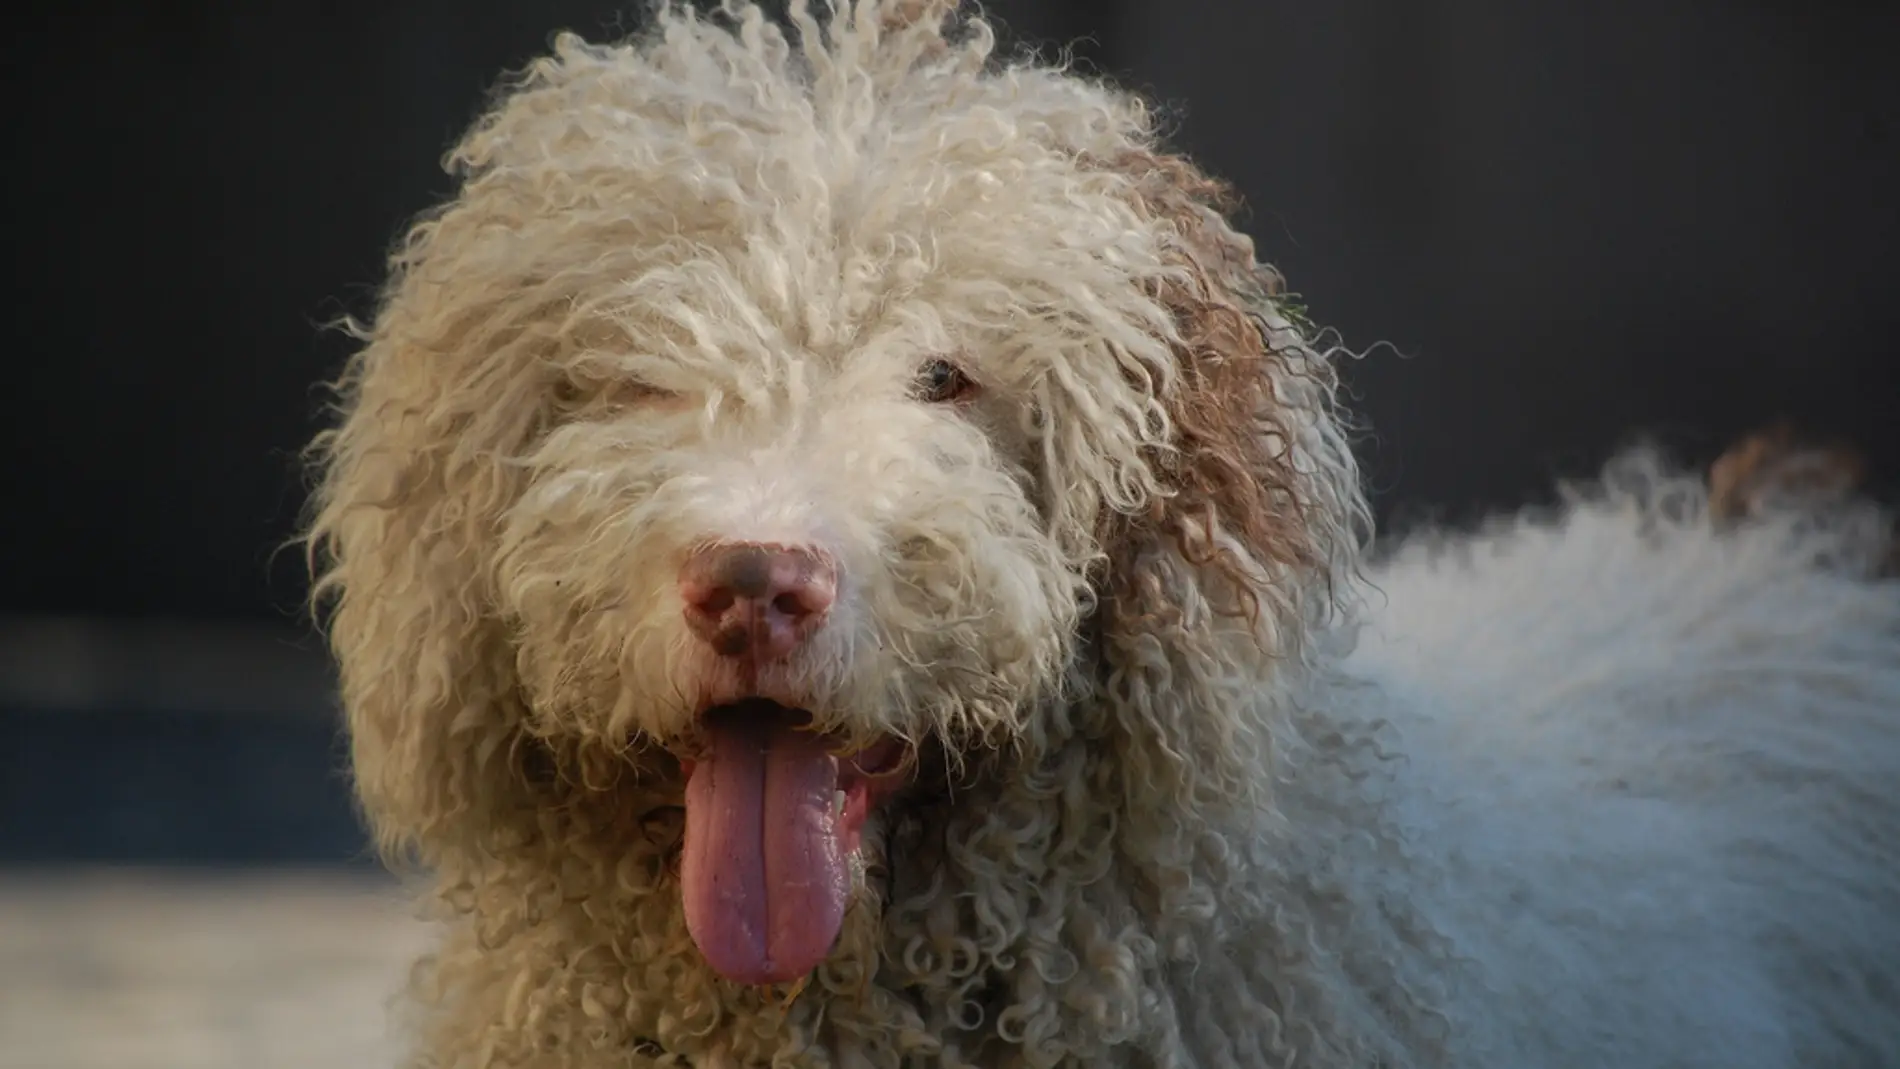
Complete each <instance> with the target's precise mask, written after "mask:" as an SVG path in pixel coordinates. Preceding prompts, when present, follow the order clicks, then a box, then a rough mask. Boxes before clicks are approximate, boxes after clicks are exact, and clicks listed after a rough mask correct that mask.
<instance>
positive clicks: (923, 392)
mask: <svg viewBox="0 0 1900 1069" xmlns="http://www.w3.org/2000/svg"><path fill="white" fill-rule="evenodd" d="M975 392H976V383H974V382H971V381H970V376H968V375H965V374H964V373H963V369H962V368H960V367H958V366H956V365H955V364H952V363H951V362H950V361H948V360H942V359H935V360H928V361H925V363H924V366H923V367H922V368H920V369H918V372H917V387H916V393H917V397H918V399H919V400H923V401H929V402H930V403H932V404H947V403H949V402H951V401H961V400H963V399H964V398H966V397H968V396H970V395H971V394H972V393H975Z"/></svg>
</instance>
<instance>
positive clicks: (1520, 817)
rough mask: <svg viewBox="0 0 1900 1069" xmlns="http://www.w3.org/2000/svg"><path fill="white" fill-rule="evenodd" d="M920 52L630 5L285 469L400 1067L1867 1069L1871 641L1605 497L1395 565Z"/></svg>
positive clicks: (1831, 576)
mask: <svg viewBox="0 0 1900 1069" xmlns="http://www.w3.org/2000/svg"><path fill="white" fill-rule="evenodd" d="M953 7H954V2H953V0H838V8H837V10H836V11H833V10H832V9H830V8H826V9H825V10H822V11H818V12H815V13H814V12H812V11H809V10H807V8H806V6H805V5H804V4H803V3H794V4H793V5H792V10H791V15H790V18H789V20H788V21H787V22H786V23H785V24H784V25H780V24H778V23H775V22H773V21H771V20H768V19H767V18H766V17H764V16H763V15H762V14H761V13H760V12H759V11H758V10H757V9H755V8H753V7H751V6H748V5H742V4H739V3H737V2H736V0H735V2H732V3H729V4H728V5H726V7H725V8H724V9H723V10H722V11H720V12H718V13H714V14H705V15H698V14H694V13H691V12H689V11H686V10H683V9H680V8H678V7H666V8H664V9H662V10H661V11H660V12H658V13H657V14H656V16H655V22H654V23H653V25H652V27H651V28H650V29H649V30H648V31H647V32H645V33H644V34H643V35H641V36H639V37H638V38H636V39H635V40H633V41H632V42H630V43H625V44H619V45H615V46H611V47H600V46H593V45H588V44H585V43H582V42H581V41H579V40H576V39H574V38H571V37H564V38H562V39H560V40H559V41H558V43H557V44H556V46H555V48H554V52H553V55H552V56H550V57H549V58H546V59H544V60H541V61H540V62H538V63H536V64H534V65H533V66H532V67H531V68H530V69H529V70H528V71H527V72H526V73H525V74H524V75H523V76H522V77H520V78H519V79H518V81H516V82H514V83H511V84H510V86H509V87H508V89H507V91H506V92H504V93H503V94H501V95H500V96H499V98H498V99H497V101H496V102H495V104H494V105H493V107H492V108H491V109H490V110H489V112H488V113H487V114H486V116H485V117H483V118H482V119H481V121H480V122H479V123H478V124H477V125H476V126H475V128H474V129H473V131H472V132H471V133H469V134H468V135H467V137H466V138H465V139H464V140H463V141H462V142H461V143H460V145H459V147H457V148H456V149H455V150H454V152H453V154H452V155H451V157H450V162H451V166H452V168H453V170H454V171H455V172H456V173H457V174H458V175H459V181H460V184H459V189H458V192H457V193H456V195H455V196H454V197H453V198H452V199H451V200H450V201H449V203H448V204H447V205H446V206H444V207H443V208H442V209H440V210H439V211H437V212H436V213H434V214H432V215H430V216H429V217H427V218H426V219H424V220H423V221H421V222H419V223H418V224H416V225H415V227H414V228H413V229H412V230H411V231H410V232H409V234H408V236H407V238H406V240H405V241H404V242H403V243H402V244H401V245H400V247H399V248H398V250H397V251H396V253H395V255H394V263H393V269H392V274H393V277H392V281H391V282H390V284H389V288H388V291H387V294H386V297H385V299H384V301H383V303H382V306H381V309H380V311H379V313H378V315H377V317H376V318H375V319H374V321H373V322H371V323H367V324H365V325H363V326H361V327H360V330H361V333H362V335H363V338H364V343H363V346H362V348H361V350H360V353H359V354H358V355H357V357H356V358H355V359H354V360H353V361H352V363H351V365H350V367H349V370H348V371H347V372H346V374H345V376H344V379H343V381H342V384H341V401H340V405H339V422H338V425H337V426H336V428H335V429H334V430H333V431H331V432H329V433H327V434H326V435H325V436H324V437H323V438H322V439H320V440H319V442H318V444H317V446H316V456H317V464H318V465H319V467H320V469H321V486H320V487H319V490H318V494H317V498H316V512H315V519H314V522H313V526H312V531H311V535H312V539H313V546H314V552H315V553H317V554H318V558H319V559H318V567H319V570H320V572H321V582H320V584H319V592H320V596H321V597H323V598H325V599H327V600H328V602H329V604H330V612H331V614H332V615H331V619H330V626H331V628H332V633H333V640H334V646H335V650H336V653H337V655H338V657H339V658H340V661H341V666H342V673H343V687H344V698H345V704H346V707H347V711H348V721H349V727H350V730H351V733H352V736H353V742H354V762H355V772H356V778H357V786H358V790H359V792H360V795H361V798H362V802H363V804H364V807H365V809H366V811H367V813H368V816H369V817H370V819H371V820H372V822H373V824H374V827H375V830H376V833H377V836H378V838H379V842H380V844H381V846H382V847H383V848H384V849H385V850H386V851H388V852H389V853H390V854H391V855H392V856H395V857H400V858H405V859H408V860H411V861H413V862H416V863H417V864H418V865H419V867H420V869H421V871H422V872H424V873H426V874H427V879H428V880H429V883H430V892H429V894H428V895H427V896H426V897H427V899H428V900H429V901H430V902H431V903H432V908H433V912H434V914H435V915H436V916H437V917H439V918H440V919H441V921H442V922H443V923H442V932H443V942H442V945H441V947H440V950H439V952H438V953H437V954H435V955H434V956H432V957H431V958H430V960H429V961H428V962H426V963H424V965H423V967H422V968H420V969H419V970H418V972H417V977H416V981H415V984H414V987H415V996H416V997H415V998H414V999H413V1000H411V1001H410V1003H409V1005H411V1006H413V1007H415V1009H416V1010H417V1013H416V1019H415V1020H413V1021H411V1022H409V1027H411V1028H412V1029H413V1031H414V1036H415V1039H414V1044H415V1050H414V1053H413V1054H412V1056H411V1057H412V1061H411V1062H410V1063H409V1064H412V1065H414V1066H428V1067H435V1069H478V1067H481V1069H497V1067H503V1066H508V1067H522V1069H583V1067H584V1069H609V1067H615V1069H622V1067H634V1066H648V1065H670V1066H683V1065H693V1066H767V1065H770V1066H835V1067H840V1069H844V1067H898V1066H906V1067H926V1066H1025V1067H1028V1066H1126V1067H1155V1069H1162V1067H1180V1069H1187V1067H1216V1066H1220V1067H1238V1066H1249V1067H1251V1066H1269V1065H1272V1066H1282V1065H1286V1066H1300V1067H1316V1069H1324V1067H1336V1066H1355V1067H1373V1066H1378V1067H1386V1069H1401V1067H1411V1066H1446V1067H1453V1066H1455V1067H1500V1069H1546V1067H1560V1066H1570V1067H1578V1069H1611V1067H1614V1069H1665V1067H1667V1069H1693V1067H1706V1069H1754V1067H1763V1069H1766V1067H1777V1069H1793V1067H1801V1069H1834V1067H1843V1069H1845V1067H1861V1069H1877V1067H1884V1069H1892V1067H1894V1066H1896V1065H1900V799H1897V798H1896V792H1897V790H1900V712H1897V711H1896V706H1897V705H1900V583H1895V582H1892V581H1887V580H1883V579H1879V578H1877V577H1876V575H1875V569H1876V567H1877V563H1878V560H1879V558H1880V555H1881V554H1882V553H1884V552H1885V544H1886V539H1887V527H1886V520H1885V518H1884V517H1883V516H1882V515H1881V514H1879V513H1878V512H1877V511H1875V510H1874V509H1873V508H1872V507H1871V506H1868V505H1864V504H1859V503H1855V502H1852V501H1848V500H1845V499H1840V500H1836V499H1833V498H1830V499H1829V500H1828V502H1825V503H1821V502H1815V503H1812V504H1811V505H1810V506H1804V507H1798V508H1796V507H1789V508H1763V509H1760V510H1758V513H1757V514H1755V515H1753V516H1752V517H1751V518H1748V519H1747V520H1746V521H1745V522H1740V523H1736V524H1730V525H1726V526H1725V525H1718V524H1717V523H1716V522H1714V521H1713V520H1712V518H1711V515H1710V508H1709V498H1708V495H1707V492H1706V490H1705V489H1704V488H1703V486H1702V484H1701V482H1700V480H1698V479H1695V478H1690V477H1686V476H1683V475H1680V474H1672V473H1669V472H1667V471H1665V470H1663V469H1662V468H1661V467H1660V466H1659V465H1657V464H1656V463H1654V462H1652V461H1650V460H1648V459H1645V458H1643V457H1636V458H1633V459H1629V460H1626V461H1625V462H1623V463H1622V464H1621V466H1620V467H1617V468H1613V469H1612V473H1611V475H1610V476H1609V477H1608V478H1606V479H1605V480H1604V481H1603V482H1601V483H1599V484H1597V485H1595V486H1593V487H1590V488H1587V489H1585V490H1582V491H1578V492H1577V493H1575V494H1573V495H1572V496H1571V498H1570V499H1569V501H1568V503H1567V504H1566V505H1565V506H1564V507H1563V508H1562V509H1561V510H1560V511H1558V512H1556V513H1555V514H1551V515H1547V516H1540V517H1526V518H1519V519H1513V520H1510V521H1506V522H1501V523H1499V524H1497V525H1495V526H1493V527H1491V528H1488V529H1487V530H1485V531H1484V532H1483V533H1480V534H1477V535H1470V536H1463V537H1453V536H1450V535H1437V536H1433V537H1431V538H1430V539H1413V540H1411V541H1410V542H1408V543H1407V544H1404V545H1402V546H1399V547H1398V548H1396V549H1395V550H1394V551H1392V552H1391V553H1389V554H1386V555H1384V556H1383V557H1382V558H1380V557H1374V556H1372V555H1371V554H1370V553H1369V551H1368V549H1367V546H1368V542H1367V524H1366V518H1367V508H1366V503H1365V499H1364V497H1363V496H1362V493H1361V488H1360V485H1359V480H1358V473H1357V469H1356V467H1355V463H1354V460H1353V456H1352V454H1351V452H1350V450H1349V443H1348V436H1347V432H1346V424H1345V422H1344V420H1343V417H1342V414H1341V412H1340V411H1339V410H1337V409H1336V408H1335V405H1334V397H1335V387H1336V379H1335V369H1334V367H1333V362H1332V354H1331V353H1329V352H1327V351H1324V350H1325V348H1326V347H1325V346H1323V345H1321V344H1320V343H1318V342H1316V341H1315V338H1316V337H1317V335H1315V334H1314V333H1313V332H1312V331H1311V330H1310V328H1308V327H1307V325H1306V324H1305V323H1304V322H1303V321H1302V320H1301V319H1300V318H1299V317H1298V315H1297V314H1296V313H1295V311H1294V309H1293V308H1292V306H1291V305H1290V304H1289V303H1288V302H1287V301H1286V300H1285V298H1284V297H1283V296H1281V294H1280V290H1279V287H1278V279H1277V277H1276V276H1275V275H1274V274H1273V273H1272V272H1271V271H1270V270H1269V269H1267V268H1265V267H1263V266H1261V265H1260V264H1259V263H1258V262H1257V260H1256V257H1255V253H1254V249H1253V246H1252V244H1251V242H1249V240H1248V239H1247V238H1245V237H1244V236H1242V235H1241V234H1240V233H1238V232H1237V231H1236V230H1234V229H1233V228H1232V227H1231V226H1230V224H1229V223H1228V222H1227V221H1226V217H1225V216H1224V215H1223V210H1224V209H1223V203H1224V201H1223V189H1222V187H1221V186H1220V185H1218V184H1217V183H1215V182H1213V181H1211V180H1209V179H1207V178H1205V177H1203V176H1202V175H1201V174H1200V173H1199V172H1198V171H1197V170H1196V169H1195V168H1194V167H1193V166H1192V165H1191V164H1190V163H1188V162H1187V161H1185V160H1183V159H1182V158H1180V157H1179V156H1175V155H1170V154H1168V153H1167V152H1166V151H1165V150H1164V149H1163V148H1161V147H1159V144H1158V139H1157V133H1156V121H1155V118H1154V116H1153V114H1152V112H1151V111H1150V110H1149V109H1148V108H1146V107H1145V106H1144V104H1143V103H1142V102H1141V101H1140V100H1138V99H1136V98H1135V97H1133V96H1130V95H1128V94H1126V93H1124V92H1121V91H1118V90H1116V89H1113V88H1111V87H1107V86H1104V85H1102V84H1098V83H1096V82H1092V81H1088V80H1084V79H1082V78H1079V77H1076V76H1074V75H1072V74H1070V73H1067V72H1065V71H1062V70H1059V69H1053V68H1051V67H1049V66H1047V65H1041V64H1038V63H1036V62H1033V61H1024V62H1021V63H1014V64H1011V63H1004V62H1000V61H998V60H997V59H996V58H994V57H993V56H992V51H993V35H992V33H991V30H990V28H989V27H988V26H987V25H986V24H985V23H984V22H983V21H982V20H981V19H979V18H973V17H968V16H964V15H960V14H958V13H957V12H955V11H954V10H952V8H953Z"/></svg>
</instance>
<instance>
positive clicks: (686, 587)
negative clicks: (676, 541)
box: [680, 542, 838, 661]
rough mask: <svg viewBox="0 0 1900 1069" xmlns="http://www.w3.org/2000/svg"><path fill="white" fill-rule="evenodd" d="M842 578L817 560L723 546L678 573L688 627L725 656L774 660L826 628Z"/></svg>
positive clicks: (801, 553) (754, 546)
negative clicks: (822, 625) (826, 621)
mask: <svg viewBox="0 0 1900 1069" xmlns="http://www.w3.org/2000/svg"><path fill="white" fill-rule="evenodd" d="M837 595H838V576H837V572H836V570H835V569H833V568H832V566H831V565H830V563H829V562H827V561H826V560H825V559H824V558H823V557H821V556H819V555H818V554H816V553H813V552H810V551H808V550H803V549H797V548H794V547H789V546H773V545H762V544H760V543H756V542H725V543H721V544H718V545H713V546H708V547H707V548H705V549H702V550H700V551H699V552H697V553H695V554H693V555H692V556H691V557H689V558H687V561H686V564H685V566H684V567H682V568H681V569H680V596H681V598H682V599H683V600H684V601H685V602H686V606H685V613H686V624H687V626H688V627H690V628H692V631H693V634H695V635H698V636H699V637H700V639H701V640H702V641H704V642H705V643H706V644H707V645H708V646H711V647H712V648H713V650H714V651H715V652H717V653H718V654H719V655H720V656H721V657H735V658H737V657H743V658H747V659H750V660H757V661H771V660H777V659H779V658H781V657H784V656H786V655H787V654H789V653H791V652H792V651H793V650H795V649H797V648H798V647H799V645H800V644H801V643H803V642H804V641H805V639H806V638H807V637H808V636H809V635H810V634H811V633H812V632H813V631H815V630H817V628H818V625H819V624H821V623H823V622H824V619H825V614H826V613H828V612H830V611H831V603H832V602H833V601H834V600H835V599H836V598H837Z"/></svg>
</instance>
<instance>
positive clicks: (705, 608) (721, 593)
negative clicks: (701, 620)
mask: <svg viewBox="0 0 1900 1069" xmlns="http://www.w3.org/2000/svg"><path fill="white" fill-rule="evenodd" d="M735 600H737V599H736V598H734V597H733V596H732V591H730V590H724V589H720V590H714V591H711V592H709V593H707V594H706V596H705V597H702V598H700V599H699V602H698V604H697V605H696V606H695V608H697V609H699V611H701V612H709V613H713V614H718V613H723V612H725V611H726V610H727V609H730V608H732V603H733V602H734V601H735Z"/></svg>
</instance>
